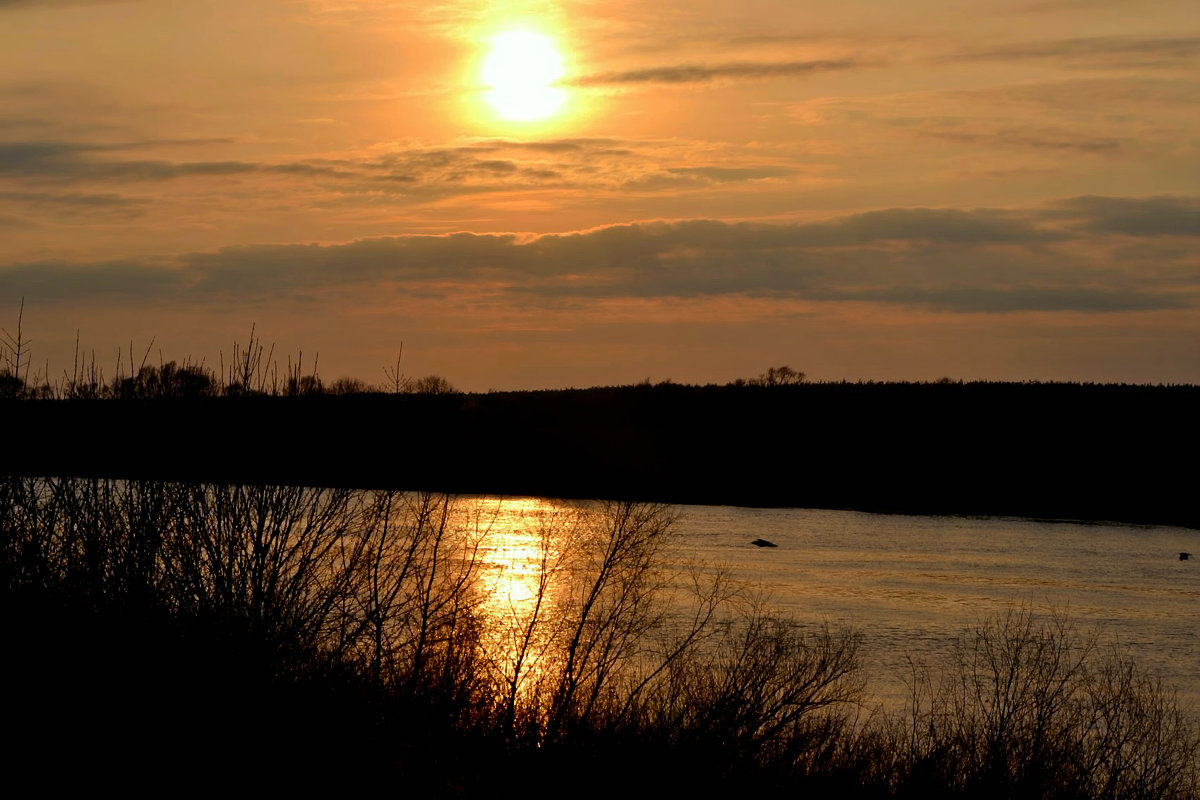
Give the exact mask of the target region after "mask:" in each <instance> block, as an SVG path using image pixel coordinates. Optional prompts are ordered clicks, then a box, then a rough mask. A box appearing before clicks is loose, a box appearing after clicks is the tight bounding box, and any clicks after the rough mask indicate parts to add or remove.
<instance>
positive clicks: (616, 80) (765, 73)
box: [570, 58, 864, 86]
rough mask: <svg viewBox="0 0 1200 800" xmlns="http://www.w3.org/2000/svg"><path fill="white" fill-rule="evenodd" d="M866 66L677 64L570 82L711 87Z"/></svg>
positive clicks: (827, 62)
mask: <svg viewBox="0 0 1200 800" xmlns="http://www.w3.org/2000/svg"><path fill="white" fill-rule="evenodd" d="M862 66H864V65H863V64H862V63H861V62H859V61H856V60H853V59H848V58H840V59H817V60H812V61H734V62H729V63H724V64H675V65H667V66H657V67H645V68H641V69H630V70H621V71H617V72H599V73H595V74H592V75H584V76H583V77H580V78H576V79H575V80H573V81H570V83H571V84H573V85H575V86H613V85H621V84H646V83H676V84H679V83H709V82H712V81H718V80H724V79H737V80H761V79H765V78H786V77H796V76H803V75H810V74H813V73H817V72H831V71H835V70H848V69H855V68H859V67H862Z"/></svg>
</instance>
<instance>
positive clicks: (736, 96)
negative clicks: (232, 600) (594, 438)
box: [0, 0, 1200, 391]
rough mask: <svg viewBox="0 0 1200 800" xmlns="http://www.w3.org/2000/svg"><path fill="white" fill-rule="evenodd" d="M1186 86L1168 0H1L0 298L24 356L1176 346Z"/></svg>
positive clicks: (1198, 215) (918, 359) (1062, 370)
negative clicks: (524, 90) (251, 344)
mask: <svg viewBox="0 0 1200 800" xmlns="http://www.w3.org/2000/svg"><path fill="white" fill-rule="evenodd" d="M514 31H521V32H524V33H522V34H519V35H518V37H519V36H526V37H528V38H526V39H520V38H517V39H513V38H512V36H513V32H514ZM506 37H508V38H506ZM505 41H507V42H509V43H510V45H511V43H513V42H514V41H515V42H517V43H518V45H519V46H518V47H516V48H515V49H516V50H518V51H521V52H534V51H537V50H538V48H539V47H543V46H544V47H548V48H549V51H550V52H551V54H552V56H553V57H554V58H556V59H558V61H557V62H556V63H557V64H558V67H559V69H558V70H557V72H556V73H555V76H553V77H551V78H544V79H538V80H540V81H541V82H542V83H544V84H545V85H544V86H542V87H541V90H542V91H544V92H550V93H551V94H552V95H553V102H552V103H549V106H553V109H554V110H553V111H552V112H544V113H546V115H545V116H541V117H537V118H513V117H522V116H531V114H530V113H527V112H522V111H521V110H520V109H515V110H514V108H512V107H506V106H504V105H503V103H502V102H501V101H499V100H497V98H498V97H500V95H498V94H497V92H498V91H499V90H500V88H502V86H501V84H503V82H504V81H505V80H507V79H506V78H504V77H503V75H504V74H508V73H512V71H513V70H514V69H517V67H514V66H512V65H507V66H506V65H505V64H503V63H502V64H501V66H500V67H499V68H498V69H499V73H497V71H496V70H497V68H496V67H495V64H496V59H497V58H511V56H505V57H501V56H496V55H495V53H496V52H497V47H498V43H503V42H505ZM513 49H514V48H513V47H511V46H510V47H509V48H508V50H509V51H511V50H513ZM489 64H490V65H491V67H489ZM489 69H490V70H491V71H489ZM529 69H533V67H529ZM547 69H548V68H547ZM505 70H507V71H508V73H506V72H505ZM497 74H499V75H501V77H497ZM535 82H536V81H535ZM504 85H507V84H504ZM547 96H549V95H547ZM1198 108H1200V17H1198V16H1197V14H1196V6H1195V0H970V2H967V0H956V1H954V2H951V0H908V2H904V3H897V2H894V0H843V1H842V2H839V3H829V2H809V0H737V1H736V2H733V0H688V2H678V1H677V0H564V1H563V2H475V1H473V0H472V1H469V2H437V1H436V0H414V1H410V0H398V1H396V2H388V1H387V0H375V1H370V2H368V1H366V0H361V1H360V0H237V1H236V2H233V1H232V0H203V2H201V1H200V0H0V325H3V327H4V328H6V329H7V330H9V331H10V332H12V331H14V329H15V325H16V323H17V317H18V310H19V308H20V304H21V301H22V298H23V300H24V309H25V310H24V317H23V319H22V332H23V335H24V336H25V338H27V339H32V351H31V352H32V355H33V359H32V362H31V368H32V370H33V371H34V372H41V373H42V374H43V375H48V377H49V378H50V380H51V381H53V380H55V379H59V378H61V377H62V374H63V372H64V370H70V369H72V361H73V358H74V352H75V347H76V341H77V339H78V341H79V343H80V347H81V348H82V350H83V351H84V353H85V354H87V355H89V356H90V355H91V354H93V353H94V356H95V360H96V362H97V363H98V364H99V365H100V366H102V367H103V368H104V369H105V370H106V374H108V375H111V374H112V373H113V372H114V371H115V369H116V363H117V357H118V356H117V354H118V352H122V353H124V354H125V355H124V356H123V359H124V363H125V365H126V368H127V365H128V361H129V356H128V352H129V350H130V349H132V350H133V351H134V352H135V355H136V358H135V360H140V359H141V358H143V356H145V354H146V353H149V354H150V355H149V356H148V358H149V360H150V361H151V362H155V363H157V362H158V361H159V360H160V359H161V360H164V361H165V360H176V361H182V360H184V359H191V360H192V361H194V362H195V361H203V362H204V363H205V364H208V365H216V364H218V363H220V361H221V360H222V359H229V357H230V353H231V350H232V346H233V343H234V342H235V341H236V342H240V343H241V344H243V345H244V344H245V343H246V342H247V341H248V339H249V336H250V332H251V330H252V327H253V330H254V332H255V335H256V336H258V337H260V339H261V340H262V341H263V342H265V343H267V344H268V345H271V344H273V345H274V346H275V356H276V357H277V358H280V359H281V360H282V359H285V358H287V357H291V358H292V359H293V360H296V359H298V358H299V357H300V354H301V353H303V358H304V361H305V364H312V363H313V362H314V361H316V363H317V365H318V366H317V369H318V371H319V373H320V375H321V377H323V378H325V379H326V380H330V379H333V378H337V377H341V376H348V377H355V378H358V379H360V380H364V381H367V382H382V381H384V380H385V372H384V370H385V367H388V366H389V365H394V364H395V363H396V358H397V355H398V354H399V353H400V351H401V347H403V360H402V369H403V371H404V372H406V373H408V374H412V375H424V374H430V373H436V374H439V375H442V376H445V377H446V378H448V379H449V380H450V381H451V383H453V384H454V385H455V386H457V387H459V388H462V389H466V390H475V391H487V390H490V389H496V390H506V389H535V388H556V387H569V386H579V387H582V386H593V385H609V384H622V383H633V382H638V381H641V380H643V379H646V378H649V379H650V380H652V381H654V382H658V381H663V380H673V381H677V382H684V383H708V382H716V383H724V382H726V381H729V380H733V379H735V378H739V377H752V376H754V375H757V374H759V373H760V372H763V371H764V370H765V369H766V368H767V367H769V366H779V365H789V366H791V367H792V368H793V369H797V370H800V371H803V372H805V373H806V374H807V375H808V377H809V379H810V380H851V381H853V380H936V379H938V378H941V377H951V378H955V379H963V380H974V379H987V380H1073V381H1103V382H1108V381H1119V382H1135V383H1200V313H1198V310H1200V112H1198Z"/></svg>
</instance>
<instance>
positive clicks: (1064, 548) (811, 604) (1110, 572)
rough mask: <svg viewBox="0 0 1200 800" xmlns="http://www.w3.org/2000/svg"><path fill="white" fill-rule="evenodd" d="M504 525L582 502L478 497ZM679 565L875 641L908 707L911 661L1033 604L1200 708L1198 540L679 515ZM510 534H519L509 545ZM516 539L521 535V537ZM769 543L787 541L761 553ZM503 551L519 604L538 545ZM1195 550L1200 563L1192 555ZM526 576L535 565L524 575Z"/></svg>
mask: <svg viewBox="0 0 1200 800" xmlns="http://www.w3.org/2000/svg"><path fill="white" fill-rule="evenodd" d="M470 502H471V503H473V504H477V505H476V506H475V507H476V508H477V509H482V508H486V509H488V515H489V516H491V517H492V518H493V523H492V524H493V525H495V529H496V530H498V531H501V532H503V531H504V530H510V531H516V530H518V529H520V528H524V527H528V525H529V522H530V519H531V518H532V517H539V518H543V517H544V516H545V515H547V514H552V513H555V512H561V511H563V510H564V509H567V508H569V507H570V505H571V504H563V503H555V502H552V501H545V500H536V499H532V498H513V499H507V500H503V501H498V500H495V499H490V500H488V499H484V498H476V499H474V500H473V501H470ZM674 510H675V511H676V512H677V513H678V521H677V523H676V525H675V530H676V533H677V534H678V535H677V537H676V538H675V549H674V551H673V554H674V555H673V558H675V559H677V560H678V562H680V563H683V562H693V561H697V560H699V561H702V562H704V563H706V564H708V565H710V566H711V567H716V566H723V567H725V568H726V569H727V570H728V571H729V572H730V573H731V575H732V576H733V577H734V578H735V579H737V580H739V581H742V582H745V583H746V584H748V585H752V586H755V587H760V588H761V589H762V590H764V591H765V592H766V593H767V594H768V595H769V598H770V603H771V604H772V605H773V606H774V607H775V608H777V609H778V610H779V611H780V612H782V613H784V614H787V615H789V616H791V617H792V618H794V619H795V620H796V621H797V623H799V624H800V625H811V626H817V625H821V624H825V623H828V624H830V625H832V626H834V627H851V628H853V629H854V630H856V631H858V632H859V633H860V634H861V635H862V657H863V667H864V676H865V677H866V678H867V680H868V686H869V687H870V689H869V691H870V695H871V697H872V698H873V699H875V700H878V701H880V702H883V703H884V704H885V705H893V704H896V703H900V702H902V701H903V698H904V696H905V693H906V691H907V690H906V688H905V679H906V677H907V676H908V675H910V674H911V671H910V668H909V661H910V659H912V660H916V661H918V662H924V663H929V664H930V665H931V666H936V663H937V661H938V659H940V658H942V657H944V656H946V655H948V654H949V652H950V650H951V648H952V646H953V643H954V642H955V640H956V639H957V638H958V637H959V636H961V635H962V634H963V633H964V632H965V631H968V630H969V629H971V628H972V627H973V626H975V625H978V624H980V623H982V622H984V621H985V620H987V619H988V618H991V617H995V616H996V615H998V614H1003V613H1005V612H1006V611H1007V610H1009V609H1012V608H1019V607H1022V606H1028V607H1029V608H1031V609H1032V610H1033V611H1034V612H1036V613H1049V612H1058V613H1061V614H1065V615H1067V616H1068V617H1069V619H1070V620H1071V622H1072V624H1073V625H1074V626H1075V627H1076V628H1077V629H1078V630H1079V631H1080V633H1081V634H1083V635H1087V634H1090V633H1093V632H1095V633H1097V634H1098V636H1099V637H1100V641H1101V643H1103V644H1108V643H1115V644H1117V645H1119V646H1121V647H1123V648H1126V649H1127V650H1128V651H1129V652H1130V653H1131V654H1132V655H1133V656H1134V657H1135V658H1136V660H1137V662H1138V663H1139V665H1140V666H1141V667H1143V668H1144V669H1146V670H1147V671H1149V672H1151V673H1152V674H1154V675H1157V676H1159V677H1161V678H1162V679H1163V681H1164V682H1165V684H1166V685H1167V686H1168V687H1169V688H1172V689H1174V690H1176V691H1177V692H1178V694H1179V697H1180V700H1181V701H1182V703H1183V704H1184V705H1185V707H1189V708H1190V709H1191V710H1192V711H1193V713H1196V712H1200V531H1197V530H1192V529H1186V528H1172V527H1144V526H1130V525H1119V524H1109V523H1104V524H1081V523H1068V522H1048V521H1036V520H1028V519H1014V518H964V517H929V516H900V515H884V514H866V513H858V512H852V511H825V510H811V509H761V508H737V507H728V506H676V507H674ZM505 536H507V538H504V537H505ZM514 537H515V538H514ZM758 538H762V539H766V540H769V541H770V542H773V543H774V544H775V545H777V546H776V547H756V546H754V545H753V544H751V542H752V541H753V540H755V539H758ZM502 541H503V542H504V543H503V546H502V547H501V548H500V549H498V550H496V551H495V553H500V554H502V558H499V559H498V560H497V563H498V564H502V565H503V569H502V570H500V571H501V572H503V573H505V574H506V575H507V576H508V577H507V578H506V580H509V581H510V585H509V586H508V587H507V590H508V596H510V597H511V596H512V593H513V592H514V591H515V592H516V595H518V596H519V595H520V594H521V592H522V591H523V590H522V589H521V581H522V580H526V579H527V578H523V577H522V574H523V570H522V568H521V566H520V564H521V562H522V558H523V556H522V554H523V553H526V552H532V551H531V550H530V549H529V548H530V547H531V542H532V540H531V539H528V538H525V537H524V536H522V535H520V534H513V535H508V534H503V535H502ZM1181 552H1191V553H1195V554H1196V555H1195V556H1193V558H1192V559H1190V560H1186V561H1184V560H1180V557H1179V554H1180V553H1181ZM524 574H525V575H526V576H527V575H528V570H524Z"/></svg>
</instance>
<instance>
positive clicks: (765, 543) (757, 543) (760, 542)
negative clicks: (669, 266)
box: [750, 539, 779, 547]
mask: <svg viewBox="0 0 1200 800" xmlns="http://www.w3.org/2000/svg"><path fill="white" fill-rule="evenodd" d="M750 544H752V545H754V546H755V547H779V545H777V544H775V543H774V542H768V541H767V540H766V539H755V540H754V541H753V542H751V543H750Z"/></svg>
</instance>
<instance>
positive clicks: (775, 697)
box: [0, 477, 1200, 798]
mask: <svg viewBox="0 0 1200 800" xmlns="http://www.w3.org/2000/svg"><path fill="white" fill-rule="evenodd" d="M459 511H460V510H459V508H458V507H457V506H456V505H455V501H454V500H453V499H452V498H451V497H449V496H446V495H439V494H432V493H399V492H390V491H372V492H368V491H359V490H349V489H321V488H301V487H292V486H272V485H240V484H213V483H208V484H204V483H171V482H163V481H137V480H112V479H100V478H25V477H8V478H6V479H4V480H3V481H0V623H2V624H3V625H4V630H5V632H6V645H7V653H8V656H7V657H6V659H5V672H6V675H5V678H6V685H7V686H10V687H13V691H12V692H11V693H10V699H9V701H8V704H7V708H6V720H7V722H8V723H9V728H10V730H14V731H18V732H20V733H21V737H20V738H19V740H18V741H17V742H16V743H15V744H14V745H13V746H12V747H11V748H10V750H9V751H8V755H7V756H6V758H7V759H8V761H9V764H8V767H9V769H10V771H13V770H15V771H16V772H18V773H21V774H25V775H31V774H34V773H36V772H37V771H38V770H39V769H43V770H53V769H54V765H55V764H61V763H64V761H65V762H69V763H71V764H73V765H76V766H77V768H78V769H81V770H82V772H80V773H79V774H81V775H90V774H92V773H91V772H89V770H94V771H96V773H97V774H105V773H106V772H107V773H111V772H112V771H113V770H114V769H117V770H119V769H124V768H128V769H129V770H131V772H129V774H132V775H133V776H134V777H135V778H136V779H138V780H150V779H151V778H154V779H155V780H162V779H169V778H170V776H177V775H181V774H189V773H195V772H196V771H197V770H207V771H212V770H216V771H218V772H221V773H228V774H243V775H253V776H254V780H255V781H262V782H270V785H274V786H278V785H280V783H281V782H282V783H285V784H286V783H288V782H303V783H306V784H307V785H309V786H311V785H313V783H314V782H316V781H319V780H321V779H322V776H324V777H325V778H331V779H333V782H334V783H335V784H336V785H337V786H340V787H342V788H343V789H345V788H348V787H352V786H363V787H365V786H374V785H379V784H380V782H382V781H387V782H388V783H389V785H392V786H395V787H398V788H402V789H406V790H410V791H427V792H430V793H433V794H435V795H448V794H450V795H453V794H477V793H479V792H481V791H485V790H489V789H493V790H494V787H495V781H496V779H497V778H496V776H497V775H498V774H510V775H520V776H526V777H524V778H522V780H528V776H536V780H538V781H547V782H548V783H547V785H560V786H580V785H581V782H583V785H584V786H586V787H587V788H588V790H589V791H592V790H595V791H599V790H602V789H603V790H614V789H623V790H624V791H626V792H628V791H634V792H636V793H649V792H651V791H668V790H669V791H679V790H681V789H682V790H691V791H697V792H703V793H706V794H707V793H712V792H714V791H719V790H734V789H736V790H737V791H739V792H743V791H748V790H760V789H761V790H778V789H786V790H789V791H800V792H806V791H807V792H812V793H816V794H818V795H829V794H832V793H834V792H836V793H838V794H842V795H846V796H851V797H918V796H919V797H930V796H940V797H981V796H987V797H1045V798H1050V797H1054V798H1060V797H1061V798H1084V797H1113V798H1118V797H1120V798H1135V797H1136V798H1141V797H1146V798H1149V797H1156V798H1194V797H1196V796H1197V792H1198V788H1200V780H1198V775H1197V734H1196V730H1195V728H1194V727H1192V726H1191V725H1190V723H1189V722H1188V720H1187V718H1186V717H1185V716H1184V715H1183V714H1182V713H1181V712H1180V710H1179V709H1178V708H1177V707H1176V705H1175V703H1174V701H1173V699H1172V697H1171V695H1170V694H1169V693H1168V692H1167V691H1166V690H1165V689H1164V688H1163V687H1161V686H1160V685H1158V684H1156V683H1155V682H1154V681H1153V680H1151V679H1149V678H1148V677H1147V676H1145V675H1144V674H1143V673H1142V672H1141V671H1139V670H1138V668H1137V667H1136V665H1135V664H1133V663H1132V662H1131V661H1130V660H1129V659H1128V658H1127V657H1126V656H1125V655H1123V654H1121V653H1118V652H1113V651H1109V650H1106V649H1104V648H1102V647H1100V646H1098V645H1097V644H1096V643H1095V642H1094V641H1092V640H1089V639H1087V638H1086V637H1081V636H1079V635H1078V634H1077V633H1076V632H1074V631H1073V630H1072V629H1071V628H1070V626H1069V624H1068V623H1066V622H1065V621H1063V620H1059V619H1056V618H1053V617H1051V618H1048V619H1046V618H1042V617H1039V616H1036V615H1034V614H1032V613H1031V612H1029V611H1020V612H1015V613H1014V614H1011V615H1009V616H1008V617H1005V618H1002V619H999V620H997V621H994V622H993V623H990V624H989V625H986V626H983V627H981V628H980V629H979V630H977V631H975V632H973V633H971V634H969V635H967V636H965V637H964V639H963V641H962V643H961V645H960V647H959V649H958V651H957V654H956V658H955V660H954V661H953V663H951V664H948V665H944V666H942V667H940V668H937V669H934V670H933V671H931V672H929V673H923V672H920V671H917V672H916V673H915V675H916V676H917V677H916V679H915V680H914V692H913V702H912V709H911V711H910V713H908V714H907V715H883V714H877V715H868V714H864V711H863V709H864V708H866V707H868V698H867V695H866V694H865V692H866V689H867V687H864V686H863V684H862V680H861V678H860V677H859V673H858V669H857V644H858V641H859V639H858V635H857V634H854V633H851V632H837V631H833V630H824V631H818V632H815V633H814V632H811V631H809V632H806V631H804V630H802V629H801V628H799V627H798V626H797V625H795V624H794V623H792V622H790V621H789V620H786V619H780V618H778V617H774V616H772V615H771V614H769V613H767V612H766V611H764V609H763V608H762V607H761V606H760V605H759V604H756V603H753V602H750V601H749V600H748V599H747V598H746V596H745V595H744V594H743V593H740V592H738V591H735V590H734V589H733V588H732V587H730V586H729V585H728V584H727V582H725V581H724V579H723V578H722V576H721V575H720V573H719V572H717V573H711V572H703V571H701V572H694V573H680V572H678V570H677V569H676V568H674V567H669V561H668V560H667V559H665V558H664V553H665V552H666V550H665V548H666V547H668V545H669V542H670V537H671V536H672V531H673V527H672V523H673V518H672V514H671V513H670V510H669V509H668V508H666V507H664V506H661V505H656V504H646V503H602V504H593V505H588V506H581V507H579V509H578V511H577V513H572V514H569V515H566V516H563V517H555V518H552V519H550V520H548V521H547V522H546V527H545V528H544V529H543V530H542V531H541V532H535V534H534V535H533V537H532V540H533V541H535V542H539V543H541V544H540V545H539V546H538V547H535V551H536V552H535V553H534V554H533V555H532V556H531V563H532V564H533V565H534V567H535V570H540V572H537V574H536V575H535V582H534V585H535V586H536V587H537V589H536V591H535V592H534V595H533V598H534V604H535V605H534V608H533V610H531V611H530V613H528V614H527V615H526V616H525V617H523V618H522V621H519V622H518V623H516V624H515V625H514V627H513V628H512V630H511V631H508V633H511V634H512V635H511V636H509V637H507V638H506V641H508V642H515V643H516V647H515V649H514V648H513V647H506V648H504V649H502V650H501V649H498V648H497V646H496V644H495V643H496V641H497V640H496V638H495V637H494V636H493V635H491V634H492V633H494V631H492V630H490V629H489V627H488V626H489V625H495V624H497V623H496V622H495V620H494V618H492V617H489V615H488V612H487V611H486V609H487V601H488V599H489V589H488V583H487V581H486V580H485V577H486V574H485V573H486V570H487V565H486V563H485V559H484V557H483V553H484V552H485V549H486V547H487V542H488V537H489V536H490V535H492V534H491V532H490V530H489V528H488V526H487V525H479V524H468V523H466V522H464V518H463V517H462V515H461V513H459ZM539 548H540V549H539ZM316 764H319V765H320V766H319V768H317V767H316V766H315V765H316ZM634 776H638V777H634ZM263 785H266V784H265V783H264V784H263Z"/></svg>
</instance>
